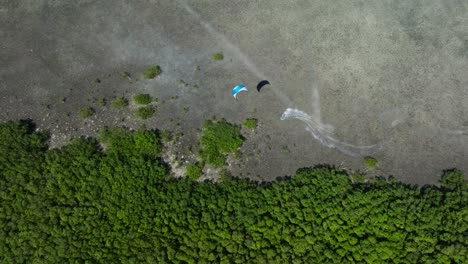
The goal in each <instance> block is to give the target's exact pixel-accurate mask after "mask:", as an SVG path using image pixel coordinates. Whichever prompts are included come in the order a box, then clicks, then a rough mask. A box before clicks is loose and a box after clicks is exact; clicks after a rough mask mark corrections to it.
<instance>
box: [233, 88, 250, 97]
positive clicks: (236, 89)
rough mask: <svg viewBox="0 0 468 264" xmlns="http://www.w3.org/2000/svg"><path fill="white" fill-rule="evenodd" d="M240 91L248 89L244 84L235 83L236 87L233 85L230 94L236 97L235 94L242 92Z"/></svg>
mask: <svg viewBox="0 0 468 264" xmlns="http://www.w3.org/2000/svg"><path fill="white" fill-rule="evenodd" d="M242 91H246V92H247V91H248V90H247V87H245V86H244V85H237V86H236V87H234V88H233V89H232V96H234V98H236V99H237V94H238V93H240V92H242Z"/></svg>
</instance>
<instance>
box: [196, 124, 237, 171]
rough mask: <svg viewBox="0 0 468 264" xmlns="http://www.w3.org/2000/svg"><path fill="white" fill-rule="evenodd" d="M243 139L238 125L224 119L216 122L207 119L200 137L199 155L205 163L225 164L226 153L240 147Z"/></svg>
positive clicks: (217, 165) (215, 165)
mask: <svg viewBox="0 0 468 264" xmlns="http://www.w3.org/2000/svg"><path fill="white" fill-rule="evenodd" d="M243 141H244V139H243V138H242V135H241V133H240V127H239V126H236V125H233V124H230V123H228V122H226V121H225V120H219V121H216V122H213V121H210V120H208V121H206V122H205V125H204V127H203V130H202V136H201V137H200V143H201V147H202V149H201V151H200V153H199V155H200V157H201V158H202V159H203V160H204V161H205V162H206V163H207V164H210V165H212V166H214V167H221V166H223V165H224V164H225V161H226V154H228V153H232V152H234V151H236V150H237V149H238V148H240V146H241V145H242V142H243Z"/></svg>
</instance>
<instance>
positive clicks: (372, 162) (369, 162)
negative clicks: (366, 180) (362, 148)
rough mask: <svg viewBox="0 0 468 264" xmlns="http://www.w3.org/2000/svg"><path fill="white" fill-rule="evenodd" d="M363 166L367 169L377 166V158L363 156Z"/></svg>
mask: <svg viewBox="0 0 468 264" xmlns="http://www.w3.org/2000/svg"><path fill="white" fill-rule="evenodd" d="M364 166H365V167H366V169H368V170H374V169H375V168H377V159H376V158H374V157H365V158H364Z"/></svg>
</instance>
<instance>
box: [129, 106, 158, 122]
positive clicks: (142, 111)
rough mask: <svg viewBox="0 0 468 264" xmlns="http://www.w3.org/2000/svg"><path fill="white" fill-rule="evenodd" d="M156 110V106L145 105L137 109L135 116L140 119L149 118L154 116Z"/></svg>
mask: <svg viewBox="0 0 468 264" xmlns="http://www.w3.org/2000/svg"><path fill="white" fill-rule="evenodd" d="M155 112H156V111H155V110H154V107H152V106H144V107H139V108H137V109H135V112H134V114H135V116H136V117H137V118H139V119H148V118H151V117H153V115H154V113H155Z"/></svg>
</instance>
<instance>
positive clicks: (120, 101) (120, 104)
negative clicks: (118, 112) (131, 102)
mask: <svg viewBox="0 0 468 264" xmlns="http://www.w3.org/2000/svg"><path fill="white" fill-rule="evenodd" d="M127 105H128V100H127V99H125V98H123V97H116V98H115V99H114V101H112V104H111V106H112V107H114V108H117V109H121V108H124V107H126V106H127Z"/></svg>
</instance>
